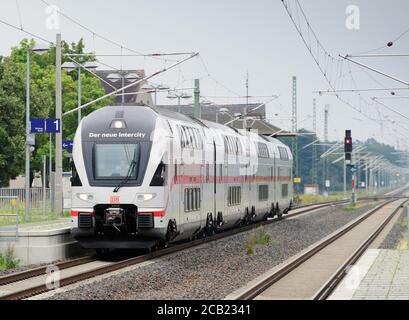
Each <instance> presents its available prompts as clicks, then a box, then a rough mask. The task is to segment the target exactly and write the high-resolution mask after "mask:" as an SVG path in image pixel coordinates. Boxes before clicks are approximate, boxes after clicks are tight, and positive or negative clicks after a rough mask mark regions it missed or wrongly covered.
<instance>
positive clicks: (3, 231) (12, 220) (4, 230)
mask: <svg viewBox="0 0 409 320" xmlns="http://www.w3.org/2000/svg"><path fill="white" fill-rule="evenodd" d="M0 201H1V203H2V210H1V211H0V241H17V239H18V225H19V214H20V213H19V206H18V201H19V198H18V197H13V196H11V197H9V196H0ZM6 203H7V204H6ZM2 220H7V221H2ZM4 222H5V223H4ZM3 223H4V225H3Z"/></svg>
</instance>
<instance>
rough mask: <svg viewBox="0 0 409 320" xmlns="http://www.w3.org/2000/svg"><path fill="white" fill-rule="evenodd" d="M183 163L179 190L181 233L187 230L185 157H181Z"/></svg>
mask: <svg viewBox="0 0 409 320" xmlns="http://www.w3.org/2000/svg"><path fill="white" fill-rule="evenodd" d="M181 159H182V160H181V164H180V165H179V172H178V177H177V180H178V186H179V188H178V191H179V199H180V201H179V221H180V223H179V231H180V233H181V234H183V232H184V231H185V201H186V197H185V185H184V179H183V177H184V166H183V158H182V157H181Z"/></svg>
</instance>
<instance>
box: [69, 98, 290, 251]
mask: <svg viewBox="0 0 409 320" xmlns="http://www.w3.org/2000/svg"><path fill="white" fill-rule="evenodd" d="M292 161H293V159H292V155H291V152H290V149H289V148H288V147H287V146H285V145H284V144H282V143H281V142H279V141H278V140H276V139H273V138H268V137H262V136H259V135H257V134H256V133H252V132H240V131H237V130H234V129H232V128H230V127H226V126H223V125H220V124H216V123H212V122H208V121H204V120H199V119H195V118H192V117H188V116H185V115H182V114H179V113H176V112H171V111H168V110H164V109H160V108H152V107H148V106H113V107H106V108H102V109H99V110H97V111H95V112H94V113H92V114H90V115H89V116H87V117H86V118H84V119H83V120H82V122H81V124H80V126H79V128H78V130H77V133H76V136H75V139H74V150H73V165H72V167H73V178H72V206H73V209H72V217H73V227H72V234H73V236H74V238H75V239H77V240H78V241H79V242H80V244H81V245H82V246H83V247H84V248H95V249H110V248H141V247H143V248H149V247H152V246H154V245H157V244H158V243H168V242H173V241H179V240H185V239H192V238H194V237H198V236H204V235H207V234H213V233H214V232H217V231H220V230H223V229H226V228H232V227H235V226H237V225H240V224H243V223H246V224H247V223H251V222H254V221H260V220H262V219H266V218H268V217H273V216H281V215H282V214H283V213H286V212H288V210H289V209H290V207H291V204H292V196H293V194H292V190H293V185H292Z"/></svg>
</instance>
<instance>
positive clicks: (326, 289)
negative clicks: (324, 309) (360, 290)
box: [312, 201, 408, 300]
mask: <svg viewBox="0 0 409 320" xmlns="http://www.w3.org/2000/svg"><path fill="white" fill-rule="evenodd" d="M407 202H408V201H405V202H404V203H402V204H400V205H399V207H397V208H396V209H395V210H394V211H393V212H392V213H391V214H390V215H389V216H388V217H387V218H386V219H385V220H384V222H383V223H382V224H381V225H380V226H379V227H378V228H377V229H376V230H375V231H374V232H373V233H372V234H371V235H370V236H369V237H368V238H367V239H366V240H365V241H364V242H363V243H362V245H361V246H360V247H359V248H358V249H357V250H356V251H355V252H354V253H353V254H352V256H351V257H350V258H349V259H348V260H347V261H346V262H345V263H344V264H343V265H342V266H341V268H339V269H338V270H337V271H336V272H335V274H334V275H333V276H332V277H331V278H330V279H329V281H328V282H327V283H326V284H324V286H323V287H322V288H321V289H320V290H319V291H318V292H317V293H316V294H314V296H313V298H312V299H313V300H326V299H327V298H328V297H329V296H330V295H331V294H332V292H333V291H334V290H335V289H336V288H337V286H338V285H339V283H340V282H341V281H342V279H344V277H345V276H346V275H347V274H348V269H349V267H350V266H351V265H354V264H355V263H356V262H357V261H358V260H359V259H360V258H361V257H362V256H363V254H364V253H365V252H366V251H367V250H368V248H369V247H370V245H371V244H372V243H373V242H374V241H375V239H376V238H377V237H378V236H379V234H380V233H381V232H382V231H383V230H384V229H385V228H386V226H387V225H388V224H389V223H390V222H391V220H392V219H393V218H394V217H395V216H396V214H397V213H398V212H400V211H401V210H402V209H403V208H404V205H405V204H406V203H407Z"/></svg>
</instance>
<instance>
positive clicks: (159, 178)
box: [150, 161, 166, 187]
mask: <svg viewBox="0 0 409 320" xmlns="http://www.w3.org/2000/svg"><path fill="white" fill-rule="evenodd" d="M165 182H166V165H165V164H164V163H163V161H161V163H159V165H158V167H157V169H156V171H155V174H154V175H153V178H152V181H151V184H150V186H151V187H164V186H165V184H166V183H165Z"/></svg>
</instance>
